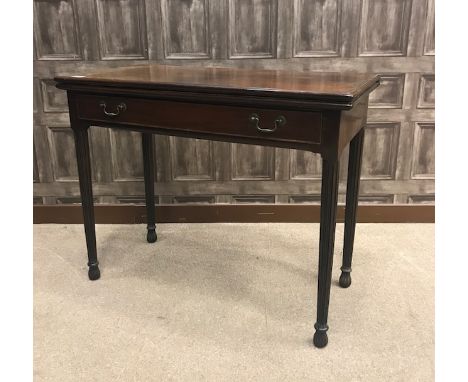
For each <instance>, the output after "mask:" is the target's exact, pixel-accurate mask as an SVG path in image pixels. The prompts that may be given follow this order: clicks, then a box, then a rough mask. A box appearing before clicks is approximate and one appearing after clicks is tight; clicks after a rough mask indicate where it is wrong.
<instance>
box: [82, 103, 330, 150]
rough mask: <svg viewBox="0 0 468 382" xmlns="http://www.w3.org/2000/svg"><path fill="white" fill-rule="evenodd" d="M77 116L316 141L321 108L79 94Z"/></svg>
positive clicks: (117, 122) (131, 123)
mask: <svg viewBox="0 0 468 382" xmlns="http://www.w3.org/2000/svg"><path fill="white" fill-rule="evenodd" d="M77 109H78V110H77V112H78V117H79V118H81V119H86V120H89V121H99V122H111V123H113V124H119V123H121V124H125V125H135V126H145V127H155V128H158V129H159V130H166V129H167V130H168V131H167V134H169V135H170V131H171V130H178V131H185V132H194V133H197V132H199V133H203V134H212V135H217V136H238V137H246V138H256V139H258V138H260V139H266V140H271V141H290V142H304V143H310V144H320V140H321V126H322V116H321V113H319V112H303V111H280V110H273V109H259V108H249V107H234V106H219V105H206V104H195V103H186V102H174V101H160V100H151V99H135V98H125V97H106V96H103V97H100V96H94V95H92V96H91V95H89V96H88V95H86V96H83V95H81V96H78V97H77Z"/></svg>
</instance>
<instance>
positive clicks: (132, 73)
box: [55, 64, 379, 105]
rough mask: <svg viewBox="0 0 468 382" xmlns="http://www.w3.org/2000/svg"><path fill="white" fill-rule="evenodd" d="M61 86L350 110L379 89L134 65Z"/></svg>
mask: <svg viewBox="0 0 468 382" xmlns="http://www.w3.org/2000/svg"><path fill="white" fill-rule="evenodd" d="M55 80H56V81H57V82H59V83H63V84H67V83H68V84H80V85H92V86H104V87H112V86H114V87H115V86H118V87H119V88H132V89H138V88H144V89H156V90H172V91H196V92H198V93H200V92H201V93H211V94H226V95H255V96H265V97H270V98H296V99H297V98H300V99H301V100H310V101H316V102H317V101H324V102H332V101H333V102H335V103H338V104H339V103H343V104H348V105H349V104H352V103H353V102H354V101H355V100H357V99H358V98H359V97H360V96H361V95H362V94H363V93H365V92H367V91H369V89H371V88H374V87H376V86H377V85H378V83H379V76H376V75H370V74H352V73H319V72H305V71H292V70H291V71H286V70H264V69H237V68H217V67H193V66H190V67H189V66H167V65H156V64H154V65H140V66H131V67H121V68H117V69H109V70H105V71H100V72H95V73H89V74H86V75H72V76H57V77H56V78H55Z"/></svg>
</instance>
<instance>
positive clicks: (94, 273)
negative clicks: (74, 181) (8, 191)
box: [73, 125, 101, 280]
mask: <svg viewBox="0 0 468 382" xmlns="http://www.w3.org/2000/svg"><path fill="white" fill-rule="evenodd" d="M88 128H89V126H85V125H78V126H74V127H73V133H74V136H75V148H76V160H77V163H78V176H79V179H80V192H81V205H82V209H83V220H84V228H85V235H86V247H87V249H88V267H89V270H88V277H89V279H90V280H97V279H99V277H100V276H101V272H100V271H99V262H98V259H97V250H96V231H95V227H94V205H93V189H92V183H91V182H92V181H91V162H90V158H89V142H88Z"/></svg>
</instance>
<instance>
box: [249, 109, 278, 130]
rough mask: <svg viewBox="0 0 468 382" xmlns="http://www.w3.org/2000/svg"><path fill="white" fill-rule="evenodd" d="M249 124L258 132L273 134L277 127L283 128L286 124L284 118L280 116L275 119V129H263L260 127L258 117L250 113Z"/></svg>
mask: <svg viewBox="0 0 468 382" xmlns="http://www.w3.org/2000/svg"><path fill="white" fill-rule="evenodd" d="M249 121H250V123H251V124H252V125H253V126H254V127H255V128H256V129H257V130H258V131H260V132H262V133H273V132H274V131H275V130H276V129H277V128H278V127H280V126H283V125H285V124H286V118H285V117H284V116H282V115H280V116H278V117H276V119H275V127H274V128H273V129H264V128H261V127H260V117H259V116H258V114H256V113H252V114H250V116H249Z"/></svg>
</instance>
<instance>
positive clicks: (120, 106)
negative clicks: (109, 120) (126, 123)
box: [99, 101, 127, 117]
mask: <svg viewBox="0 0 468 382" xmlns="http://www.w3.org/2000/svg"><path fill="white" fill-rule="evenodd" d="M99 106H101V107H102V110H104V114H105V115H107V116H108V117H117V116H118V115H119V114H120V113H121V112H122V113H123V112H124V111H125V110H127V105H125V104H124V103H123V102H122V103H119V104H118V105H117V111H116V112H115V113H112V112H110V111H107V110H106V107H107V105H106V103H105V102H104V101H103V102H101V103H100V104H99Z"/></svg>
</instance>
